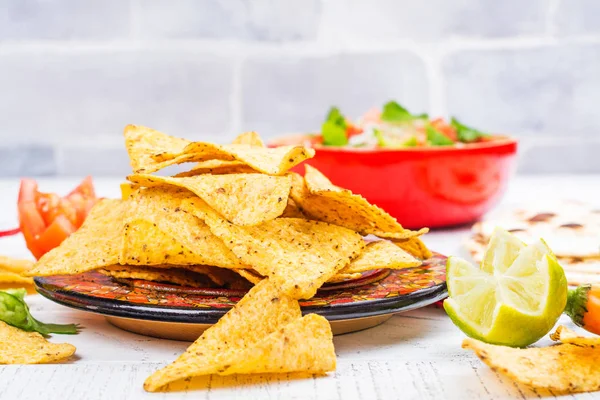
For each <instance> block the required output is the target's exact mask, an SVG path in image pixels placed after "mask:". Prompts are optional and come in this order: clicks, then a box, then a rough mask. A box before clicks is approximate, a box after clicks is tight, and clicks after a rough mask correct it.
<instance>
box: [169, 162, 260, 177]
mask: <svg viewBox="0 0 600 400" xmlns="http://www.w3.org/2000/svg"><path fill="white" fill-rule="evenodd" d="M257 172H258V171H256V170H255V169H253V168H251V167H249V166H247V165H246V164H244V163H243V162H241V161H223V160H208V161H201V162H199V163H197V164H196V165H194V167H193V168H192V169H190V170H189V171H184V172H180V173H178V174H177V175H175V178H185V177H190V176H196V175H202V174H212V175H225V174H251V173H257Z"/></svg>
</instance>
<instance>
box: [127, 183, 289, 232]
mask: <svg viewBox="0 0 600 400" xmlns="http://www.w3.org/2000/svg"><path fill="white" fill-rule="evenodd" d="M128 179H129V180H130V181H132V182H134V183H136V184H138V185H142V186H146V187H155V186H162V185H165V184H167V185H174V186H179V187H182V188H185V189H188V190H190V191H191V192H193V193H194V194H196V195H197V196H198V197H200V198H201V199H202V200H204V201H205V202H206V203H207V204H208V205H209V206H211V207H212V208H213V209H214V210H215V211H217V212H218V213H219V214H221V216H223V217H224V218H225V219H227V220H228V221H230V222H232V223H234V224H236V225H257V224H260V223H261V222H264V221H268V220H270V219H274V218H277V217H278V216H280V215H281V213H283V210H284V209H285V207H286V205H287V199H288V195H289V193H290V187H291V178H290V177H289V176H269V175H264V174H230V175H209V174H206V175H198V176H195V177H189V178H170V177H161V176H153V175H131V176H129V177H128Z"/></svg>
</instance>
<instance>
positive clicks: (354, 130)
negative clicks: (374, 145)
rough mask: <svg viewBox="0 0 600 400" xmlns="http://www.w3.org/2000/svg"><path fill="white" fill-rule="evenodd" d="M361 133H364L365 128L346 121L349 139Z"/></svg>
mask: <svg viewBox="0 0 600 400" xmlns="http://www.w3.org/2000/svg"><path fill="white" fill-rule="evenodd" d="M361 133H363V129H362V128H361V127H359V126H356V125H354V124H352V123H350V122H348V121H346V136H348V139H350V138H351V137H352V136H356V135H360V134H361Z"/></svg>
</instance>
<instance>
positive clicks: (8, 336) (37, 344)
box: [0, 321, 75, 364]
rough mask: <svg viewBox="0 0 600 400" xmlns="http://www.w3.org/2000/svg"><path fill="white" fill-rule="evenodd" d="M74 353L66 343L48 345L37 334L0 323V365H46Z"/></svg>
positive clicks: (48, 343) (71, 347) (73, 349)
mask: <svg viewBox="0 0 600 400" xmlns="http://www.w3.org/2000/svg"><path fill="white" fill-rule="evenodd" d="M74 353H75V346H73V345H71V344H68V343H61V344H55V343H50V342H48V341H47V340H46V339H44V337H43V336H42V335H40V334H39V333H37V332H25V331H23V330H21V329H19V328H15V327H14V326H11V325H8V324H7V323H5V322H2V321H0V364H46V363H54V362H59V361H63V360H66V359H67V358H69V357H71V356H72V355H73V354H74Z"/></svg>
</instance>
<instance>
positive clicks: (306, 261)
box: [182, 199, 364, 299]
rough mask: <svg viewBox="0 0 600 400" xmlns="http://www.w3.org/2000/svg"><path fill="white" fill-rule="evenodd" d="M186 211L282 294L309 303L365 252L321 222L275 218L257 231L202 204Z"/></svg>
mask: <svg viewBox="0 0 600 400" xmlns="http://www.w3.org/2000/svg"><path fill="white" fill-rule="evenodd" d="M182 207H183V208H184V209H186V210H189V211H190V212H192V213H194V214H196V215H198V217H200V218H204V220H205V222H206V224H207V225H208V226H209V227H210V230H211V231H212V232H213V233H214V234H215V235H216V236H218V237H219V238H220V239H221V240H222V241H223V243H225V245H226V246H227V247H229V248H230V249H231V251H232V252H233V253H234V254H235V255H236V256H238V257H239V259H240V260H241V261H242V262H243V263H244V264H246V265H248V266H251V267H252V268H253V269H254V270H255V271H256V272H258V273H259V274H261V275H262V276H265V277H279V278H281V279H283V280H284V281H285V282H284V283H283V291H284V293H287V294H289V295H291V296H292V297H294V298H298V299H300V298H304V299H309V298H311V297H312V296H314V294H315V293H316V291H317V289H318V288H319V287H321V285H323V283H325V282H326V281H327V280H328V279H329V278H331V277H332V276H333V275H335V274H336V273H337V272H338V271H339V270H340V269H342V268H343V267H344V266H346V265H347V264H348V263H349V262H350V260H352V259H353V258H355V257H356V256H357V255H358V254H359V253H360V252H361V251H362V249H363V247H364V241H363V240H362V237H361V236H360V235H358V234H357V233H356V232H353V231H351V230H349V229H346V228H342V227H340V226H335V225H330V224H327V223H324V222H318V221H307V220H303V219H299V218H277V219H274V220H271V221H267V222H264V223H262V224H260V225H256V226H246V227H242V226H237V225H233V224H231V223H229V222H227V221H226V220H225V219H223V218H221V217H220V216H219V215H218V214H217V213H216V212H215V211H213V210H212V209H211V208H210V207H208V206H207V205H206V203H204V202H203V201H202V200H201V199H197V200H194V199H188V200H186V201H185V202H184V204H183V206H182Z"/></svg>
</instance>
